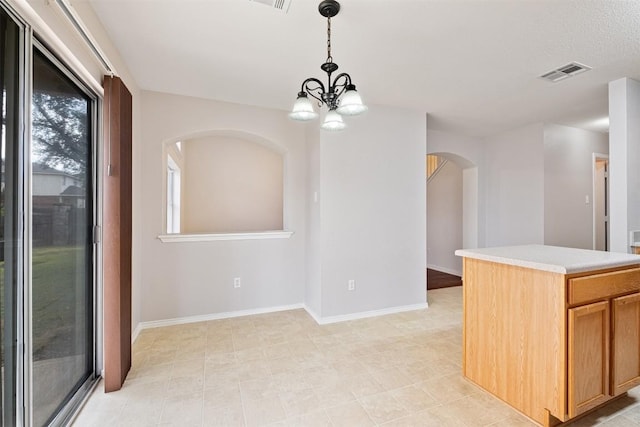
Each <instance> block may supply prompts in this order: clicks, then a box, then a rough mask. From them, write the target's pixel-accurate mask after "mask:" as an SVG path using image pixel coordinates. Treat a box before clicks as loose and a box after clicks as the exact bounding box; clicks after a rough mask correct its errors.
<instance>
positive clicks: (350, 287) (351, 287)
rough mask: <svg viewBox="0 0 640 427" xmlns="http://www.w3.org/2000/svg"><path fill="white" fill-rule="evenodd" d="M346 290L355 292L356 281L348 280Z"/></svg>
mask: <svg viewBox="0 0 640 427" xmlns="http://www.w3.org/2000/svg"><path fill="white" fill-rule="evenodd" d="M347 289H349V290H350V291H355V290H356V281H355V280H353V279H349V284H348V285H347Z"/></svg>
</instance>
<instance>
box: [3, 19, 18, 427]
mask: <svg viewBox="0 0 640 427" xmlns="http://www.w3.org/2000/svg"><path fill="white" fill-rule="evenodd" d="M22 34H23V31H22V29H21V28H20V27H19V26H18V25H17V24H16V23H15V21H13V20H12V18H11V17H10V16H9V15H8V13H7V12H6V11H5V10H3V9H2V8H1V7H0V85H1V86H2V104H1V108H2V140H1V142H0V157H1V166H0V362H1V365H2V366H1V371H0V372H1V375H0V382H1V384H0V397H1V398H0V410H1V413H2V417H1V420H0V423H1V424H2V425H5V426H13V425H16V413H15V407H16V337H17V333H16V331H17V329H16V319H17V317H16V295H17V289H18V280H17V277H18V271H19V268H18V266H19V265H20V264H19V263H18V261H17V260H18V253H19V252H18V243H19V239H17V230H18V223H17V218H18V200H19V199H20V197H18V192H19V188H20V187H19V185H18V181H17V178H18V174H17V169H18V165H19V163H18V158H19V156H18V151H19V150H18V147H19V146H20V135H19V129H20V126H19V123H20V120H19V119H20V102H19V93H20V87H21V85H20V81H21V74H20V71H21V68H22V67H21V66H20V62H19V61H20V52H21V49H22V47H23V44H22V37H21V36H22Z"/></svg>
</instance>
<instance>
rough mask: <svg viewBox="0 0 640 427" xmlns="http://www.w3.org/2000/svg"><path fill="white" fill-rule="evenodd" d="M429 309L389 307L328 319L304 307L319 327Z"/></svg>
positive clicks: (407, 306) (421, 307)
mask: <svg viewBox="0 0 640 427" xmlns="http://www.w3.org/2000/svg"><path fill="white" fill-rule="evenodd" d="M427 307H429V304H427V303H426V302H425V303H421V304H411V305H403V306H399V307H389V308H383V309H380V310H371V311H361V312H359V313H351V314H341V315H338V316H328V317H320V316H318V315H317V313H315V312H314V311H313V310H311V309H310V308H309V307H307V306H306V305H305V306H304V309H305V310H306V311H307V313H309V315H310V316H311V317H313V320H315V321H316V322H317V323H318V324H319V325H328V324H330V323H338V322H346V321H348V320H358V319H366V318H367V317H376V316H384V315H387V314H395V313H403V312H405V311H413V310H422V309H425V308H427Z"/></svg>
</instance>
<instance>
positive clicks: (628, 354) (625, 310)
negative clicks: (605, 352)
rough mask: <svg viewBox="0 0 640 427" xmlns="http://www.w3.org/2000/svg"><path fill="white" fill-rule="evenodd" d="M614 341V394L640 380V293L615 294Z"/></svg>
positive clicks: (612, 378) (612, 380)
mask: <svg viewBox="0 0 640 427" xmlns="http://www.w3.org/2000/svg"><path fill="white" fill-rule="evenodd" d="M612 311H613V315H612V316H611V319H612V322H613V325H612V328H611V331H612V334H613V336H612V345H611V352H612V354H611V394H613V395H614V396H617V395H619V394H620V393H624V392H625V391H627V390H629V389H630V388H632V387H635V386H637V385H638V384H640V293H635V294H631V295H627V296H624V297H619V298H614V299H613V303H612Z"/></svg>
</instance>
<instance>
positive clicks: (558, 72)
mask: <svg viewBox="0 0 640 427" xmlns="http://www.w3.org/2000/svg"><path fill="white" fill-rule="evenodd" d="M590 69H591V67H589V66H588V65H584V64H580V63H579V62H570V63H568V64H567V65H563V66H562V67H560V68H556V69H555V70H551V71H549V72H548V73H544V74H543V75H541V76H540V78H541V79H543V80H547V81H550V82H554V83H555V82H557V81H560V80H564V79H566V78H567V77H573V76H575V75H577V74H580V73H584V72H585V71H589V70H590Z"/></svg>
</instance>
